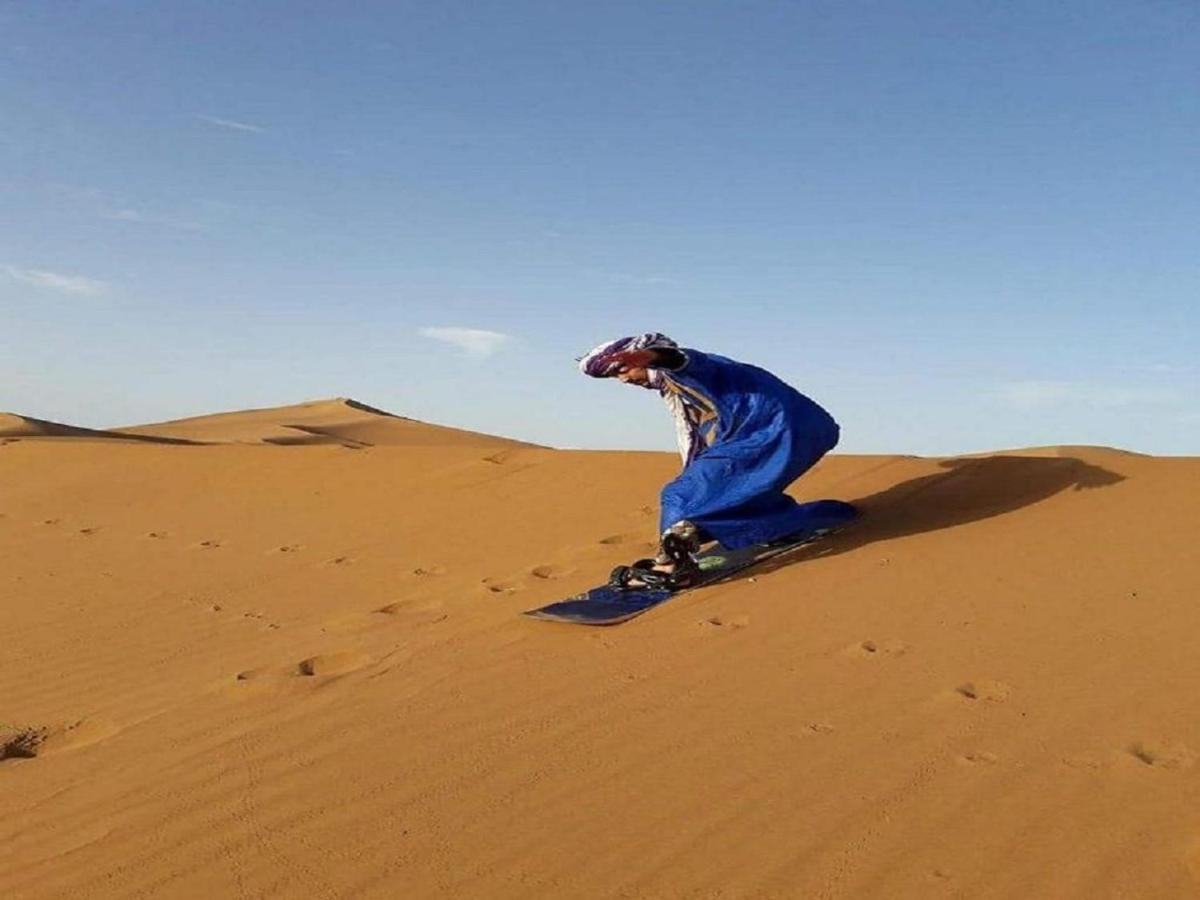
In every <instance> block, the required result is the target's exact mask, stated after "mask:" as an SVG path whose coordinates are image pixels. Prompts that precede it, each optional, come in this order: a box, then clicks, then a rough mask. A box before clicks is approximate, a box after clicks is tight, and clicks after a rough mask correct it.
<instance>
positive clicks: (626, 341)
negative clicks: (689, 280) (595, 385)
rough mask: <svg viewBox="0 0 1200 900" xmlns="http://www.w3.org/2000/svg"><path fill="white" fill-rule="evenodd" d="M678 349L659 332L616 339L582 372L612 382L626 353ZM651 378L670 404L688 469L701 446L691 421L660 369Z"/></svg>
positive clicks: (590, 355)
mask: <svg viewBox="0 0 1200 900" xmlns="http://www.w3.org/2000/svg"><path fill="white" fill-rule="evenodd" d="M678 347H679V345H678V344H676V343H675V342H674V341H673V340H671V339H670V338H669V337H667V336H666V335H665V334H660V333H659V332H657V331H648V332H646V333H645V334H635V335H631V336H630V337H623V338H617V339H616V340H615V341H609V342H608V343H606V344H601V345H600V346H599V347H596V348H595V349H594V350H592V351H591V352H590V353H588V354H587V356H585V357H583V359H581V360H579V371H580V372H582V373H583V374H584V375H590V376H591V377H592V378H610V377H612V376H613V375H615V374H616V373H617V370H618V369H620V368H621V364H622V363H623V362H624V355H625V354H626V353H632V352H634V351H637V350H667V349H670V350H675V349H678ZM649 374H650V383H649V384H648V385H647V387H649V388H650V389H651V390H656V391H658V392H659V394H661V395H662V398H663V401H664V402H665V403H666V404H667V409H668V410H670V412H671V418H672V419H673V420H674V422H675V443H676V444H677V445H678V447H679V455H680V457H681V458H682V459H683V463H684V465H687V464H688V463H689V462H690V461H691V458H692V456H693V453H694V451H695V450H696V448H697V447H698V446H699V444H698V439H697V435H696V432H695V429H694V428H693V427H692V424H691V422H690V421H689V420H688V417H687V412H686V410H685V408H684V403H683V399H682V398H681V396H680V394H679V392H678V391H672V390H667V385H666V376H665V375H664V374H663V371H662V370H661V369H650V370H649Z"/></svg>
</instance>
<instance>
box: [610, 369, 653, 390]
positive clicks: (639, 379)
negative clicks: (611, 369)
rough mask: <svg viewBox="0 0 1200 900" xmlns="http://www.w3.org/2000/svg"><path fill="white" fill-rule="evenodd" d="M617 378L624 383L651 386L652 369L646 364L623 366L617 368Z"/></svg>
mask: <svg viewBox="0 0 1200 900" xmlns="http://www.w3.org/2000/svg"><path fill="white" fill-rule="evenodd" d="M617 378H619V379H620V380H621V382H622V383H623V384H636V385H637V386H638V387H649V386H650V370H649V369H647V368H646V367H645V366H622V367H621V368H620V369H618V370H617Z"/></svg>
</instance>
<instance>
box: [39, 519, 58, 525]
mask: <svg viewBox="0 0 1200 900" xmlns="http://www.w3.org/2000/svg"><path fill="white" fill-rule="evenodd" d="M61 521H62V519H42V524H43V525H57V524H58V523H59V522H61Z"/></svg>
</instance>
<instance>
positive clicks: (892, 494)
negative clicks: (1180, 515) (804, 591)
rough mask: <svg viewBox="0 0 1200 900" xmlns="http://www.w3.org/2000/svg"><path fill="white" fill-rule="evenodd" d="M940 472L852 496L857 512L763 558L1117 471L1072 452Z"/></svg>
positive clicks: (1102, 479)
mask: <svg viewBox="0 0 1200 900" xmlns="http://www.w3.org/2000/svg"><path fill="white" fill-rule="evenodd" d="M939 465H940V466H941V468H943V469H945V470H946V471H944V472H935V473H933V474H931V475H923V476H921V477H920V478H912V479H909V480H908V481H903V482H901V483H900V484H896V485H893V486H892V487H890V488H887V489H886V490H883V491H879V492H877V493H874V494H871V495H869V496H866V497H860V498H858V499H855V500H852V501H850V502H852V503H853V504H854V505H855V506H856V507H858V509H859V512H860V513H861V518H860V519H859V520H858V521H857V522H856V523H855V524H853V525H852V526H850V527H849V528H847V529H846V531H845V532H844V533H843V534H839V535H836V536H834V537H832V538H830V539H829V540H828V541H821V542H818V543H816V544H814V545H813V546H812V547H811V548H810V549H809V550H808V551H802V552H800V553H795V554H788V555H787V556H786V557H785V558H781V559H778V560H774V561H769V562H766V563H764V564H763V565H762V566H760V567H758V570H759V571H760V572H770V571H774V570H776V569H780V568H783V567H785V566H789V565H792V564H794V563H798V562H802V561H803V560H805V559H811V558H813V557H814V556H830V555H835V554H839V553H848V552H850V551H851V550H857V549H858V548H860V547H864V546H866V545H867V544H873V543H876V542H877V541H885V540H891V539H893V538H900V537H908V536H909V535H914V534H924V533H926V532H931V531H941V530H943V529H947V528H954V527H957V526H959V525H966V524H968V523H971V522H978V521H980V520H982V519H990V518H992V517H993V516H1001V515H1004V514H1006V513H1010V512H1015V511H1016V510H1018V509H1022V508H1024V507H1027V506H1032V505H1033V504H1035V503H1038V502H1040V501H1042V500H1045V499H1047V498H1049V497H1052V496H1054V495H1055V494H1057V493H1060V492H1061V491H1065V490H1068V489H1070V490H1076V491H1083V490H1094V489H1096V488H1102V487H1108V486H1110V485H1114V484H1117V483H1118V482H1120V481H1124V480H1125V476H1124V475H1119V474H1117V473H1116V472H1110V471H1109V470H1108V469H1105V468H1102V467H1101V466H1094V465H1092V464H1090V463H1085V462H1084V461H1083V460H1081V459H1076V458H1075V457H1030V456H988V457H983V458H979V459H950V460H946V461H944V462H942V463H939Z"/></svg>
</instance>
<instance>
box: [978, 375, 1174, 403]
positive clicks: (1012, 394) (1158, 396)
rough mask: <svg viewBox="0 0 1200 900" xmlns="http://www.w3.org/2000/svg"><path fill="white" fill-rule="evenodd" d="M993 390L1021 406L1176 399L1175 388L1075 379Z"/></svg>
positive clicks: (1031, 383)
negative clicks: (1114, 384)
mask: <svg viewBox="0 0 1200 900" xmlns="http://www.w3.org/2000/svg"><path fill="white" fill-rule="evenodd" d="M996 393H997V395H998V396H999V398H1000V399H1001V400H1002V401H1003V402H1004V403H1006V404H1007V405H1009V406H1011V407H1014V408H1015V409H1022V410H1034V409H1052V408H1054V407H1061V406H1088V407H1092V408H1095V409H1114V408H1118V407H1128V406H1150V405H1158V404H1163V403H1173V402H1175V401H1176V400H1177V399H1178V396H1177V394H1176V393H1175V392H1174V391H1170V390H1164V389H1162V388H1131V387H1117V386H1113V385H1100V384H1083V383H1080V382H1074V381H1014V382H1010V383H1009V384H1004V385H1001V386H1000V387H999V388H998V389H997V391H996Z"/></svg>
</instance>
